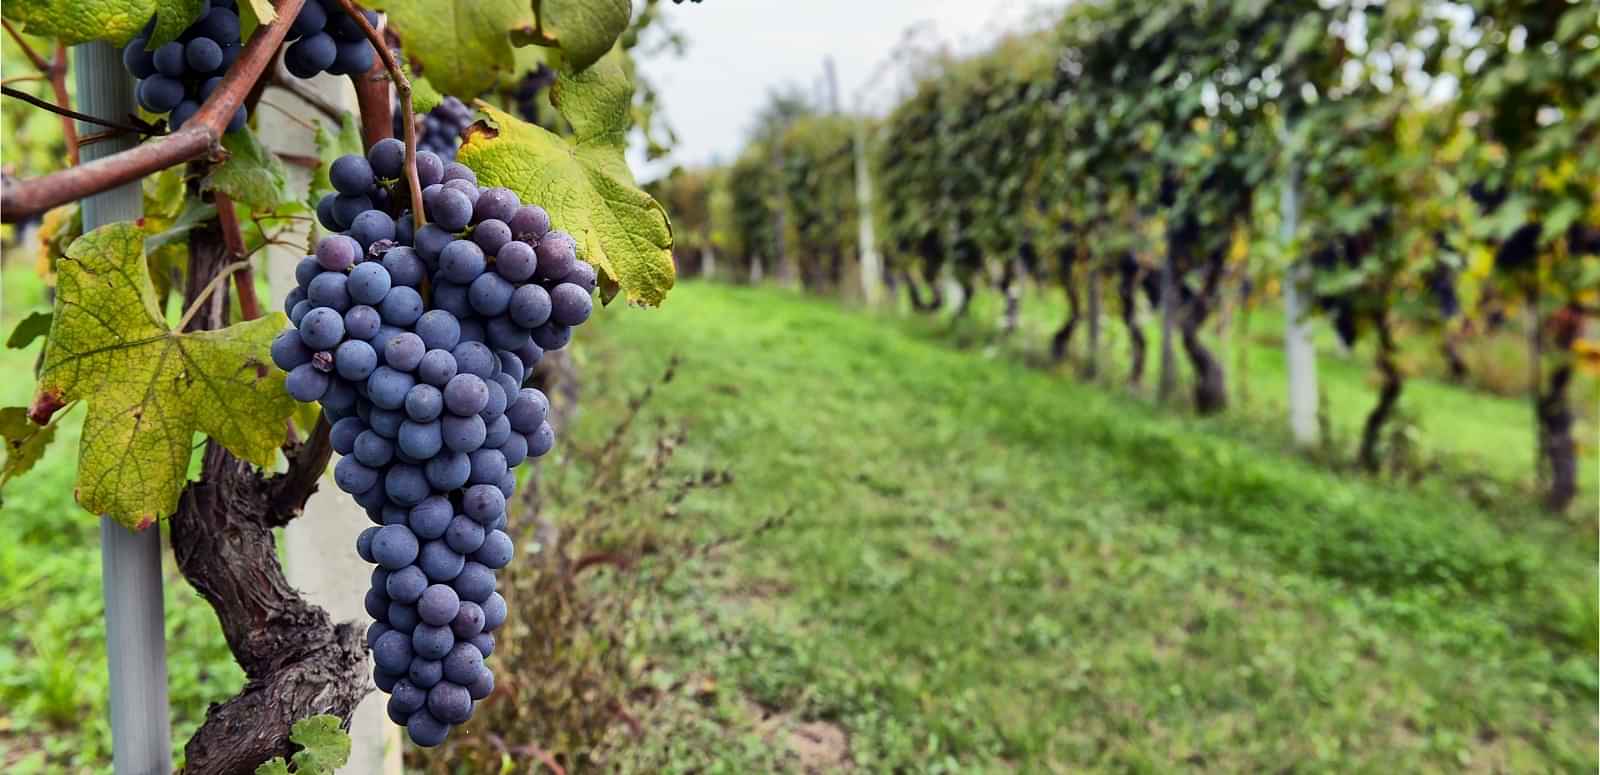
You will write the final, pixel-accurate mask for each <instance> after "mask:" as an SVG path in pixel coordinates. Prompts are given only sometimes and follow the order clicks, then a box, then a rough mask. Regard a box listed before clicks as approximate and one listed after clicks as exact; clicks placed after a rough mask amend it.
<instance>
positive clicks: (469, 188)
mask: <svg viewBox="0 0 1600 775" xmlns="http://www.w3.org/2000/svg"><path fill="white" fill-rule="evenodd" d="M443 185H444V187H445V188H447V189H450V190H451V191H459V192H461V195H462V196H464V197H466V198H467V201H468V202H471V203H472V204H473V205H477V203H478V197H480V196H482V195H483V192H482V191H481V190H479V189H478V187H477V186H476V185H475V184H472V183H468V182H467V181H465V180H460V179H457V180H446V181H445V182H444V184H443ZM469 220H470V219H469Z"/></svg>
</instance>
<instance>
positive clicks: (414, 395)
mask: <svg viewBox="0 0 1600 775" xmlns="http://www.w3.org/2000/svg"><path fill="white" fill-rule="evenodd" d="M405 410H406V416H407V417H410V418H411V419H412V420H415V421H416V422H429V421H431V420H437V419H439V414H440V413H441V412H443V411H444V394H443V393H442V392H440V390H439V389H438V388H436V387H434V386H432V385H429V384H425V383H424V384H419V385H415V386H413V387H412V388H411V390H409V391H407V392H406V406H405Z"/></svg>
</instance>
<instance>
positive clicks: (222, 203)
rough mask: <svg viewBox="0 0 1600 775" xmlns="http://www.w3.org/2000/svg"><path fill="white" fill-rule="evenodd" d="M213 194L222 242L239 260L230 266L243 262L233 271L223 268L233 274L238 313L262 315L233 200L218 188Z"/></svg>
mask: <svg viewBox="0 0 1600 775" xmlns="http://www.w3.org/2000/svg"><path fill="white" fill-rule="evenodd" d="M214 196H215V197H216V200H215V201H216V204H217V225H218V226H220V227H222V244H223V246H224V247H225V248H226V249H227V252H228V258H231V259H233V260H234V261H236V262H238V263H235V264H234V265H233V266H238V265H239V264H244V266H242V267H239V269H237V270H235V271H231V272H230V271H229V270H228V269H224V270H223V271H224V272H225V273H228V274H232V275H233V287H234V291H235V292H237V293H238V294H239V316H240V317H242V318H244V319H245V320H255V319H256V318H258V317H261V300H260V299H258V298H256V273H255V271H254V269H253V268H252V266H251V264H250V260H249V259H250V256H249V255H248V254H247V253H245V250H244V232H243V231H241V230H240V228H239V213H238V212H237V211H236V210H234V208H233V199H232V198H231V197H229V196H228V195H227V194H224V193H222V192H221V191H218V192H216V193H215V195H214Z"/></svg>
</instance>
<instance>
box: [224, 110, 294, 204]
mask: <svg viewBox="0 0 1600 775" xmlns="http://www.w3.org/2000/svg"><path fill="white" fill-rule="evenodd" d="M222 147H223V148H225V149H227V151H228V159H227V161H224V162H223V163H221V164H218V165H216V166H215V167H212V168H211V174H209V175H207V176H206V179H205V181H204V182H203V184H202V188H204V189H205V190H207V191H221V192H222V193H224V194H227V195H228V196H230V197H232V198H233V201H234V202H237V203H239V204H243V205H247V206H249V207H251V208H254V209H258V210H273V209H277V208H279V207H280V206H281V205H283V204H284V203H287V202H292V201H298V200H301V199H303V198H304V197H303V196H301V195H298V194H297V193H296V192H295V191H294V190H293V188H292V187H291V186H290V183H289V172H288V170H287V169H285V168H284V166H283V161H282V160H281V159H279V158H278V157H277V155H276V154H274V153H273V152H272V151H271V150H269V149H268V148H267V147H266V146H264V145H262V144H261V141H259V140H257V139H256V135H255V133H254V132H252V131H250V130H249V129H245V130H241V131H238V132H229V133H227V134H225V135H223V136H222Z"/></svg>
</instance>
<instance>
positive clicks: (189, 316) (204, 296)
mask: <svg viewBox="0 0 1600 775" xmlns="http://www.w3.org/2000/svg"><path fill="white" fill-rule="evenodd" d="M222 209H223V208H222V207H220V206H219V207H218V208H217V213H218V215H219V216H220V215H221V213H222ZM234 225H235V226H237V225H238V221H237V220H235V221H234ZM223 234H227V229H223ZM223 239H227V238H226V237H224V238H223ZM248 268H250V261H249V260H248V259H246V260H244V261H235V262H233V263H231V264H229V265H227V266H225V267H223V268H222V271H220V272H217V276H216V277H213V278H211V282H209V283H206V287H204V288H201V289H200V295H198V296H195V297H194V303H192V304H190V305H189V309H187V310H185V311H184V313H183V317H182V318H180V319H179V320H178V327H177V330H178V331H180V332H181V331H183V330H184V329H185V328H188V327H189V322H190V321H192V320H194V316H195V315H197V314H199V312H200V308H201V307H203V306H205V303H206V301H208V300H209V299H210V298H211V294H213V293H216V292H217V289H218V288H221V287H222V286H223V285H225V284H226V283H227V282H228V277H229V275H232V274H233V273H234V272H237V271H239V270H241V269H248ZM252 295H253V294H252ZM256 314H257V315H259V314H260V310H259V309H258V310H257V311H256ZM247 317H248V316H247Z"/></svg>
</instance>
